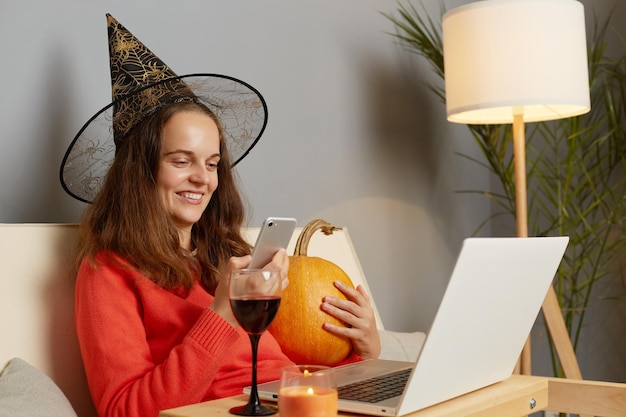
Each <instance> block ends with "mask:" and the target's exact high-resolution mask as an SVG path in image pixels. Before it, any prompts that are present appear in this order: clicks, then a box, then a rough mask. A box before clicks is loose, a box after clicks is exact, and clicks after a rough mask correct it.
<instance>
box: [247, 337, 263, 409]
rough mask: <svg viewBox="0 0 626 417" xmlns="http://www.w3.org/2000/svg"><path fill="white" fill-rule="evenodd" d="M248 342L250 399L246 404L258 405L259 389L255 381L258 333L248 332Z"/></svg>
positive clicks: (259, 403)
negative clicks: (250, 377)
mask: <svg viewBox="0 0 626 417" xmlns="http://www.w3.org/2000/svg"><path fill="white" fill-rule="evenodd" d="M248 336H249V337H250V344H251V345H252V388H251V391H250V401H248V404H254V405H255V406H260V405H261V401H260V400H259V391H258V389H257V382H256V363H257V350H258V348H259V339H261V335H260V334H249V335H248Z"/></svg>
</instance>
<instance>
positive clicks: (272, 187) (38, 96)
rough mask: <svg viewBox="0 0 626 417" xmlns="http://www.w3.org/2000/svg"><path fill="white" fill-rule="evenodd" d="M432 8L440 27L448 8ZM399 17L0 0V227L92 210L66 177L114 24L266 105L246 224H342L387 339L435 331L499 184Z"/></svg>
mask: <svg viewBox="0 0 626 417" xmlns="http://www.w3.org/2000/svg"><path fill="white" fill-rule="evenodd" d="M462 3H467V1H449V2H446V4H447V5H448V8H452V7H455V6H456V5H459V4H462ZM584 3H588V4H594V10H597V11H600V12H603V11H606V10H608V9H609V7H610V5H612V4H613V3H612V2H604V1H599V0H587V1H586V2H584ZM156 4H158V6H155V5H156ZM415 4H416V5H418V6H419V2H417V1H416V2H415ZM424 4H425V5H426V6H427V8H428V9H429V10H430V11H431V15H432V16H437V13H438V10H439V1H438V0H425V1H424ZM395 9H396V2H394V1H391V0H318V1H312V0H307V1H304V0H303V1H299V2H294V1H290V0H262V1H243V0H211V1H197V0H196V1H190V0H180V1H178V2H163V4H161V2H153V1H148V0H136V1H133V2H128V1H122V0H112V1H107V2H88V1H78V0H57V1H54V2H48V1H42V0H23V1H19V2H17V1H12V2H8V1H4V2H3V3H2V5H1V6H0V50H1V51H2V54H3V60H2V61H3V62H2V65H1V66H0V76H1V79H2V80H3V94H2V96H1V98H0V106H1V107H0V118H1V123H0V126H2V133H1V134H0V142H1V143H2V148H3V163H2V164H0V222H77V221H78V220H79V218H80V214H81V212H82V210H83V209H84V205H83V204H82V203H79V202H77V201H74V200H73V199H72V198H70V197H69V196H67V195H66V194H65V193H64V192H63V190H62V189H61V186H60V184H59V180H58V174H57V173H58V167H59V163H60V161H61V159H62V156H63V153H64V151H65V149H66V147H67V146H68V144H69V143H70V141H71V140H72V138H73V137H74V135H75V134H76V132H77V131H78V130H79V128H80V127H81V126H82V125H83V123H84V122H85V121H87V119H88V118H89V117H91V116H92V115H93V114H94V113H95V112H96V111H98V110H99V109H100V108H102V107H104V106H105V105H106V104H108V103H109V100H110V82H109V69H108V45H107V37H106V21H105V16H104V15H105V13H107V12H110V13H111V14H113V16H115V17H116V18H117V19H118V20H119V21H120V22H121V23H122V24H123V25H125V26H126V27H127V28H128V29H129V30H130V31H131V32H133V33H134V34H135V35H136V36H137V37H138V38H139V39H140V40H142V41H143V42H144V43H145V44H146V45H147V46H148V47H149V48H150V49H152V51H153V52H155V53H156V54H157V55H158V56H159V57H160V58H162V59H163V60H164V61H165V62H166V63H167V64H169V65H170V66H171V67H172V68H173V69H174V70H175V71H176V72H177V73H178V74H186V73H192V72H214V73H222V74H228V75H231V76H235V77H238V78H241V79H243V80H245V81H247V82H249V83H251V84H252V85H254V86H255V87H256V88H258V89H259V90H260V91H261V92H262V93H263V94H264V96H265V98H266V100H267V102H268V106H269V114H270V118H269V124H268V127H267V130H266V133H265V134H264V136H263V138H262V139H261V141H260V142H259V143H258V145H257V146H256V147H255V148H254V149H253V151H252V152H251V154H250V155H249V156H248V157H247V158H246V159H245V160H244V161H243V162H242V163H241V164H240V165H239V167H238V173H239V176H240V178H241V181H242V183H243V185H244V189H245V193H246V195H247V198H248V200H249V204H250V206H251V211H250V222H251V224H252V225H258V224H259V222H260V220H261V219H262V218H264V217H266V216H268V215H274V216H281V215H282V216H294V217H297V218H298V220H299V224H300V225H304V224H306V223H307V222H308V221H309V220H311V219H314V218H317V217H321V218H324V219H326V220H329V221H331V222H333V223H335V224H337V225H343V226H347V227H348V228H349V230H350V234H351V236H352V238H353V241H354V245H355V247H356V250H357V252H358V253H359V256H360V259H361V263H362V265H363V268H364V270H365V273H366V275H367V277H368V281H369V283H370V287H371V290H372V292H373V294H374V296H375V298H376V301H377V304H378V306H379V309H380V313H381V315H382V319H383V321H384V324H385V326H386V327H387V328H389V329H392V330H402V331H405V330H407V331H408V330H426V329H427V328H428V326H429V324H430V321H431V320H432V318H433V316H434V313H435V310H436V308H437V305H438V303H439V300H440V298H441V296H442V294H443V290H444V288H445V285H446V280H447V277H448V275H449V273H450V271H451V268H452V263H453V261H454V258H455V256H456V253H457V251H458V249H459V247H460V243H461V241H462V239H463V238H464V237H466V236H468V235H470V234H471V233H472V232H473V230H474V229H475V228H476V227H477V225H478V224H479V223H480V222H481V221H482V220H484V219H485V218H486V216H488V214H489V212H490V206H489V204H488V202H487V201H486V200H485V199H482V198H480V197H476V196H468V195H466V194H460V193H456V191H458V190H465V189H470V188H471V189H484V188H487V187H488V186H489V183H490V180H491V179H490V178H489V176H488V175H487V173H486V172H485V171H484V170H482V169H480V168H479V167H478V166H476V165H475V164H472V163H469V162H467V161H466V160H465V159H463V158H461V157H459V156H458V155H456V153H464V154H468V155H471V156H474V157H478V158H480V155H479V151H478V149H477V147H476V146H475V144H474V142H473V139H472V138H471V136H470V135H469V133H468V131H467V129H466V128H465V127H463V126H458V125H453V124H451V123H448V122H446V119H445V109H444V107H443V105H442V104H441V103H440V102H439V101H438V99H437V98H436V97H435V96H434V95H433V94H432V93H431V92H430V91H429V90H428V89H427V87H426V86H425V84H427V83H430V82H434V81H437V79H436V78H435V76H434V75H433V73H432V71H431V69H430V68H429V66H428V65H427V64H426V63H425V62H424V61H423V60H421V59H418V58H416V57H415V56H414V55H411V54H409V53H408V52H407V51H405V50H404V49H403V48H402V47H401V46H399V45H397V44H396V43H395V42H394V40H393V39H392V37H391V36H390V35H389V34H388V33H387V32H393V31H394V28H393V25H391V23H390V22H389V21H388V20H386V19H385V18H384V17H383V16H381V14H380V12H387V13H391V12H394V11H395ZM622 21H624V20H622ZM482 233H483V234H489V233H490V229H484V230H483V232H482ZM622 317H623V316H622ZM621 340H622V343H623V340H624V338H622V339H621ZM622 346H623V345H622ZM622 352H623V348H622ZM621 377H622V378H623V379H626V372H623V373H622V374H621Z"/></svg>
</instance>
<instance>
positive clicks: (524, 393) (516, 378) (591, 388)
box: [159, 375, 626, 417]
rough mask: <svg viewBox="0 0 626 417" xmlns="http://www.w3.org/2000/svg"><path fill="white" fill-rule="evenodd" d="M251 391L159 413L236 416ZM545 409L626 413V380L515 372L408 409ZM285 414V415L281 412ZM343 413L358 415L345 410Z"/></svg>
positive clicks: (614, 416) (514, 415)
mask: <svg viewBox="0 0 626 417" xmlns="http://www.w3.org/2000/svg"><path fill="white" fill-rule="evenodd" d="M247 398H248V397H247V396H246V395H238V396H234V397H229V398H223V399H220V400H215V401H207V402H203V403H199V404H193V405H188V406H184V407H178V408H172V409H169V410H164V411H161V412H160V413H159V417H210V416H231V415H232V414H230V413H229V412H228V410H229V409H230V408H231V407H233V406H235V405H241V404H245V402H246V400H247ZM540 410H551V411H558V412H565V413H574V414H583V415H584V414H588V415H593V416H604V417H624V416H626V384H617V383H610V382H597V381H581V380H571V379H563V378H546V377H537V376H525V375H513V376H511V377H510V378H508V379H506V380H504V381H502V382H499V383H497V384H493V385H491V386H488V387H486V388H483V389H480V390H477V391H474V392H471V393H468V394H465V395H462V396H460V397H457V398H453V399H451V400H448V401H445V402H443V403H440V404H437V405H434V406H432V407H428V408H425V409H423V410H419V411H416V412H414V413H411V414H408V416H410V417H435V416H436V417H478V416H480V417H522V416H527V415H528V414H530V413H534V412H536V411H540ZM275 416H276V417H279V416H280V414H275ZM339 416H352V417H354V416H356V415H355V414H350V413H339Z"/></svg>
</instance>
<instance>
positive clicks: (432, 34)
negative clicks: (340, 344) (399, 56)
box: [383, 3, 626, 376]
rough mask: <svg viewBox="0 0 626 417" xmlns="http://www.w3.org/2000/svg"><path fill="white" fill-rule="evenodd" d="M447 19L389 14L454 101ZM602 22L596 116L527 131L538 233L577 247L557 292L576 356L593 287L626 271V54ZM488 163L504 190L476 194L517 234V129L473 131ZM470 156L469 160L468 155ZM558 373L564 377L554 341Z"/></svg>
mask: <svg viewBox="0 0 626 417" xmlns="http://www.w3.org/2000/svg"><path fill="white" fill-rule="evenodd" d="M445 11H446V8H445V5H444V4H443V3H441V10H440V12H441V16H437V19H433V18H432V17H430V16H429V15H428V13H427V12H426V9H425V8H424V6H423V4H422V7H421V12H422V13H420V12H419V11H418V10H417V9H416V8H415V7H414V6H413V5H411V4H410V3H408V4H402V3H398V8H397V13H398V16H395V15H391V14H385V13H383V15H384V16H385V17H386V18H387V19H389V20H390V21H391V22H392V23H393V24H394V26H395V29H396V31H395V33H391V35H392V36H393V37H395V39H397V40H398V41H399V42H400V43H401V44H402V45H403V46H404V47H406V48H407V49H408V50H409V51H411V52H414V53H416V54H418V55H420V56H422V57H424V58H425V59H426V60H427V61H428V62H429V63H430V65H431V67H432V69H433V70H434V71H435V73H436V74H437V75H438V76H439V77H441V81H442V82H441V84H439V85H433V84H431V85H429V88H430V89H431V90H432V91H433V92H434V93H435V94H436V95H437V96H438V97H439V98H440V100H441V101H442V102H444V103H445V92H444V90H443V87H442V86H443V79H444V76H445V74H444V64H443V42H442V38H441V17H442V16H443V14H444V13H445ZM597 20H598V19H596V24H595V25H594V28H593V31H592V34H591V36H590V37H589V39H588V57H589V58H588V63H589V82H590V91H591V104H592V106H591V111H590V112H589V113H588V114H586V115H583V116H579V117H574V118H569V119H562V120H557V121H551V122H541V123H534V124H531V125H529V126H528V127H527V136H526V152H527V167H528V173H527V184H528V204H529V206H528V227H529V236H551V235H552V236H554V235H568V236H569V237H570V244H569V247H568V249H567V252H566V254H565V257H564V259H563V262H562V264H561V266H560V268H559V271H558V273H557V276H556V278H555V282H554V287H555V291H556V293H557V297H558V300H559V303H560V306H561V309H562V313H563V317H564V321H565V325H566V328H567V330H568V332H569V334H570V337H571V340H572V345H573V347H574V350H575V351H576V348H577V346H578V342H579V340H580V336H581V332H582V331H583V328H584V324H585V313H586V311H587V308H588V306H589V303H590V302H591V300H592V289H593V287H594V284H595V283H596V282H597V281H598V280H600V279H602V278H604V277H606V276H607V275H609V274H612V273H621V266H620V263H619V256H620V255H621V254H622V253H623V250H624V249H625V248H626V234H625V233H624V231H623V225H624V220H625V219H626V126H625V123H626V91H625V84H624V81H625V79H626V53H624V54H623V55H621V56H619V57H618V58H617V59H609V58H608V57H607V56H606V48H607V40H606V38H607V33H608V27H609V21H610V17H609V19H607V20H606V21H605V22H604V23H603V24H598V23H597ZM467 127H468V129H469V132H470V133H471V135H472V136H473V138H474V139H475V141H476V143H477V145H478V146H479V148H480V150H481V151H482V154H483V156H484V161H483V160H476V159H472V160H473V161H474V162H476V163H478V164H481V165H482V166H484V167H485V168H486V169H488V170H489V171H490V172H491V173H492V174H493V175H494V176H495V177H496V178H497V179H498V182H499V185H500V189H499V190H497V191H493V190H467V191H465V192H473V193H480V194H482V195H484V196H486V197H487V198H489V199H491V201H492V202H493V204H492V206H493V207H495V209H494V211H493V213H492V214H491V215H490V216H489V217H488V218H486V219H485V221H484V222H483V223H482V224H481V225H479V226H478V227H477V231H478V230H480V228H481V227H483V226H484V225H485V224H486V223H487V222H489V221H493V220H494V219H495V218H496V217H501V218H503V219H506V220H510V223H509V224H510V225H511V230H512V231H513V233H514V231H515V183H514V177H513V174H514V173H513V155H512V151H511V147H512V140H513V138H512V129H511V126H510V125H468V126H467ZM462 156H463V157H466V158H469V157H467V156H466V155H462ZM550 344H551V345H550V352H551V356H552V364H553V372H554V375H556V376H562V375H563V372H562V369H561V366H560V364H559V363H558V359H557V357H556V352H555V348H554V346H552V343H551V341H550Z"/></svg>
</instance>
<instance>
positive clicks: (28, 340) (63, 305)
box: [0, 224, 424, 417]
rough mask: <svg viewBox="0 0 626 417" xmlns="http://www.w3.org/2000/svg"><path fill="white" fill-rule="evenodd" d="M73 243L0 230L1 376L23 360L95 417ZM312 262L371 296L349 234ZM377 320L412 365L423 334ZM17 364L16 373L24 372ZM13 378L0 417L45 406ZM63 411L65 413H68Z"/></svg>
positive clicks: (3, 386)
mask: <svg viewBox="0 0 626 417" xmlns="http://www.w3.org/2000/svg"><path fill="white" fill-rule="evenodd" d="M257 233H258V229H255V228H252V229H247V230H246V234H247V239H249V240H250V241H252V242H253V241H254V239H255V237H256V234H257ZM298 233H299V230H297V231H296V232H295V234H294V238H293V239H292V243H291V245H290V246H291V247H290V253H292V252H291V249H292V248H293V246H294V244H295V240H296V237H297V234H298ZM317 235H319V237H318V236H317ZM76 237H77V226H76V225H71V224H0V253H1V256H2V260H1V261H0V334H1V335H2V336H1V337H2V341H1V342H0V370H2V369H3V368H4V367H5V365H6V364H7V363H9V361H10V360H11V359H13V358H21V359H23V360H24V361H26V362H27V364H30V365H32V367H33V368H34V369H30V371H31V373H33V372H36V371H37V370H39V371H41V372H42V375H43V374H45V375H47V377H46V376H43V378H44V379H48V377H49V379H50V380H49V381H47V382H50V384H49V385H46V389H47V390H48V391H46V392H48V393H49V391H50V390H54V389H56V387H58V388H60V390H61V391H62V393H63V394H64V396H65V397H66V398H67V400H69V404H71V407H72V408H73V409H74V410H75V412H76V414H77V415H78V416H81V417H91V416H96V412H95V409H94V407H93V404H92V402H91V399H90V396H89V391H88V388H87V383H86V379H85V374H84V371H83V366H82V362H81V358H80V351H79V348H78V342H77V337H76V333H75V330H74V322H73V314H74V287H73V279H72V276H71V272H70V266H69V265H70V261H71V258H72V248H73V247H74V243H75V241H76ZM308 254H309V256H320V257H323V258H326V259H329V260H331V261H333V262H335V263H337V264H338V265H339V266H341V267H342V268H343V269H344V270H345V271H346V273H347V274H348V275H349V276H350V277H351V279H352V280H353V281H354V283H355V284H362V285H364V286H365V287H366V288H367V289H368V291H369V288H368V286H367V281H366V280H365V276H364V274H363V271H362V269H361V266H360V264H359V261H358V258H357V257H356V254H355V252H354V248H353V247H352V244H351V241H350V237H349V235H348V232H347V230H345V229H344V230H341V231H338V232H335V233H334V234H333V235H332V236H331V237H328V236H324V235H323V234H322V233H321V232H320V233H317V234H316V236H314V238H313V239H312V240H311V243H310V245H309V252H308ZM374 296H375V294H374ZM376 314H377V323H378V327H379V329H380V330H381V336H382V342H383V354H382V355H381V356H382V357H384V358H389V359H398V360H413V359H415V357H416V356H417V354H418V352H419V349H420V347H421V344H422V342H423V339H424V334H423V333H419V332H416V333H401V332H391V331H386V330H384V327H383V323H382V321H381V319H380V316H379V315H378V311H376ZM15 362H16V361H13V365H14V366H13V367H12V368H11V370H12V371H13V370H18V371H19V370H21V369H22V368H23V367H24V366H25V364H24V363H22V362H20V363H18V364H16V363H15ZM27 364H26V365H27ZM7 369H8V368H7ZM18 371H14V372H15V373H20V372H18ZM8 373H9V372H4V373H3V374H2V375H1V376H0V417H4V416H5V415H6V416H11V417H17V414H15V411H10V410H8V408H7V406H6V404H7V402H6V401H9V400H11V399H10V398H9V399H7V398H6V397H7V396H10V395H13V394H15V393H16V392H17V395H22V396H26V395H31V396H32V397H37V398H34V399H33V400H34V402H37V401H40V400H42V398H40V397H41V394H40V393H39V392H38V391H37V390H36V388H38V387H36V386H33V385H36V384H33V383H32V379H29V378H30V377H23V378H22V379H21V380H17V382H15V381H16V380H14V379H11V380H10V381H9V376H8V375H7V374H8ZM52 382H53V383H54V384H52ZM19 384H22V385H23V387H21V386H20V385H19ZM44 385H45V381H44ZM31 390H32V392H31ZM46 395H47V394H46ZM3 396H4V398H3ZM3 401H5V402H4V403H3ZM3 406H4V407H5V408H4V413H5V414H3ZM41 407H43V408H46V407H47V410H48V411H49V412H50V413H48V414H46V415H55V414H53V413H52V412H51V411H52V409H51V408H50V405H46V404H43V405H41ZM60 407H61V408H62V409H63V407H65V405H63V404H61V405H60ZM7 410H8V411H7ZM24 415H28V414H24ZM30 415H31V416H33V415H36V414H30ZM59 415H60V413H59ZM64 415H66V414H64Z"/></svg>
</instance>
